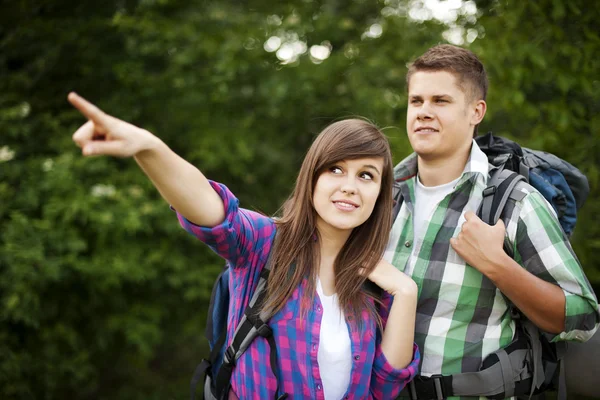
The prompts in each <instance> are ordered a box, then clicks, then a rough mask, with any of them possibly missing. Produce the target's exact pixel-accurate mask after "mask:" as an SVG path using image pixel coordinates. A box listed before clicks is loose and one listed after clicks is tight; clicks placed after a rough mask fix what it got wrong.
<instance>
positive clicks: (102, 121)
mask: <svg viewBox="0 0 600 400" xmlns="http://www.w3.org/2000/svg"><path fill="white" fill-rule="evenodd" d="M68 100H69V102H70V103H71V104H72V105H73V106H74V107H75V108H77V109H78V110H79V111H80V112H81V113H82V114H83V115H84V116H85V117H86V118H87V119H88V121H87V122H86V123H85V124H83V125H82V126H81V127H80V128H79V129H78V130H77V131H76V132H75V133H74V134H73V141H74V142H75V143H76V144H77V146H79V147H81V149H82V152H83V155H85V156H91V155H109V156H117V157H131V156H135V155H136V154H138V153H140V152H141V151H144V150H147V149H150V148H152V147H153V146H156V145H157V144H159V143H160V140H159V139H158V138H157V137H156V136H154V135H152V134H151V133H150V132H148V131H146V130H144V129H141V128H138V127H137V126H135V125H132V124H130V123H127V122H125V121H122V120H120V119H118V118H115V117H113V116H110V115H108V114H106V113H104V112H103V111H102V110H100V109H99V108H98V107H96V106H95V105H93V104H92V103H90V102H89V101H87V100H85V99H84V98H83V97H81V96H79V95H78V94H76V93H74V92H71V93H69V96H68Z"/></svg>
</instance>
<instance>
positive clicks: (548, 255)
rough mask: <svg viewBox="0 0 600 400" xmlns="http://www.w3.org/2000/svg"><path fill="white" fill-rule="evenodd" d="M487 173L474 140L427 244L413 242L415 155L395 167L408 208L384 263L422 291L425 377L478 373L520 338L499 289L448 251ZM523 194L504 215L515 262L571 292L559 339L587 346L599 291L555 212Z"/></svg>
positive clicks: (418, 335)
mask: <svg viewBox="0 0 600 400" xmlns="http://www.w3.org/2000/svg"><path fill="white" fill-rule="evenodd" d="M489 168H490V165H489V164H488V162H487V157H486V155H485V154H484V153H483V152H482V151H481V150H480V149H479V147H478V146H477V144H475V142H473V146H472V149H471V155H470V157H469V161H468V162H467V165H466V166H465V169H464V171H463V173H462V176H461V177H460V179H459V180H458V183H457V184H456V186H455V188H454V190H453V191H452V192H451V193H450V194H449V195H447V196H446V197H445V198H444V199H443V200H442V201H441V202H440V203H439V204H438V205H437V206H436V207H435V208H434V211H433V213H432V214H431V215H430V216H429V218H430V219H429V220H428V221H427V225H426V226H425V227H424V228H423V231H424V232H425V233H424V238H423V239H421V240H414V238H413V217H412V215H413V202H414V198H415V197H414V187H415V180H416V179H415V178H416V174H417V157H416V154H412V155H411V156H409V157H408V158H406V159H405V160H403V161H402V162H401V163H400V164H399V165H397V166H396V168H395V178H396V181H397V182H399V183H400V184H401V188H402V189H401V190H402V195H403V204H402V207H401V209H400V211H399V214H398V216H397V218H396V220H395V221H394V226H393V228H392V233H391V237H390V243H389V244H388V248H387V250H386V254H385V258H386V259H387V260H388V261H390V262H391V263H393V264H394V265H395V266H396V267H397V268H398V269H400V270H402V271H404V272H405V273H406V274H408V275H409V276H411V277H412V278H413V279H414V281H415V282H416V283H417V285H418V287H419V301H418V305H417V320H416V328H415V342H416V343H417V344H418V345H419V348H420V349H421V355H422V357H421V366H420V374H422V375H425V376H429V375H432V374H444V375H449V374H454V373H460V372H473V371H478V370H479V367H480V365H481V362H482V360H483V359H484V358H485V356H487V355H488V354H490V353H492V352H494V351H496V350H498V349H499V348H501V347H504V346H506V345H507V344H509V343H510V341H511V340H512V338H513V335H514V332H515V324H514V322H513V320H512V318H511V317H510V312H509V309H508V306H507V302H506V299H505V298H504V297H503V295H502V294H501V292H500V290H498V288H496V287H495V286H494V284H493V283H492V282H491V281H490V280H489V279H488V278H487V277H485V276H484V275H483V274H482V273H480V272H479V271H477V269H475V268H473V267H471V266H470V265H467V263H466V262H465V261H464V260H463V259H462V258H461V257H460V256H458V254H457V253H456V252H455V251H454V250H453V249H452V247H451V246H450V238H451V237H455V236H457V235H458V233H459V232H460V228H461V226H462V223H463V222H464V221H465V219H464V214H465V212H467V211H469V210H471V211H473V212H477V209H478V207H479V205H480V203H481V201H482V192H483V190H484V189H485V188H486V183H487V180H488V178H489ZM520 189H521V190H523V191H524V192H525V193H526V196H525V197H524V199H523V200H521V201H519V202H516V203H515V204H514V208H513V209H512V210H510V209H507V210H506V211H507V212H506V215H507V218H505V219H504V222H505V224H506V235H507V239H508V240H509V243H510V244H511V246H512V248H513V249H514V254H515V257H514V259H515V260H516V261H517V262H518V263H519V264H520V265H521V266H523V268H526V269H527V270H528V271H529V272H531V273H532V274H534V275H535V276H537V277H539V278H541V279H544V280H546V281H548V282H552V283H554V284H556V285H559V286H560V287H561V288H562V289H563V291H564V293H565V296H566V310H565V315H566V330H565V332H562V333H560V334H559V335H555V336H553V340H587V339H588V338H590V337H591V336H592V335H593V333H594V332H595V330H596V329H597V326H598V322H599V321H600V315H599V314H598V303H597V300H596V297H595V295H594V292H593V291H592V289H591V287H590V284H589V282H588V280H587V278H586V277H585V275H584V273H583V270H582V268H581V265H580V264H579V261H578V260H577V257H576V256H575V254H574V253H573V250H572V249H571V246H570V244H569V242H568V240H567V239H566V238H565V237H564V235H563V233H562V230H561V228H560V225H559V223H558V220H557V219H556V216H555V214H554V212H553V210H552V209H551V206H550V205H549V204H548V203H547V202H546V200H545V199H544V198H543V196H542V195H541V194H540V193H539V192H537V191H536V190H535V189H533V188H532V187H531V186H529V185H523V186H520ZM509 207H513V206H511V205H509Z"/></svg>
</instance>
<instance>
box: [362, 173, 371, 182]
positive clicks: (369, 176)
mask: <svg viewBox="0 0 600 400" xmlns="http://www.w3.org/2000/svg"><path fill="white" fill-rule="evenodd" d="M360 177H361V178H363V179H365V180H368V181H372V180H373V175H372V174H371V173H369V172H363V173H361V174H360Z"/></svg>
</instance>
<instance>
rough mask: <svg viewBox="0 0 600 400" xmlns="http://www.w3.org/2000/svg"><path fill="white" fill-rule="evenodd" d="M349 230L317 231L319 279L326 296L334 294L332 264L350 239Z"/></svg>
mask: <svg viewBox="0 0 600 400" xmlns="http://www.w3.org/2000/svg"><path fill="white" fill-rule="evenodd" d="M350 233H352V231H351V230H348V231H332V230H319V254H320V260H319V269H318V274H319V279H320V280H321V286H322V287H323V292H324V293H325V294H326V295H332V294H334V293H335V274H334V271H333V264H334V263H335V259H336V257H337V256H338V254H339V253H340V250H342V247H344V244H346V241H347V240H348V238H349V237H350Z"/></svg>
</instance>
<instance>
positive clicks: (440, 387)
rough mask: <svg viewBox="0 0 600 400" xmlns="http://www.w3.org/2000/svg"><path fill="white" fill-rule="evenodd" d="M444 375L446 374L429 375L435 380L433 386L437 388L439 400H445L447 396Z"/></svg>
mask: <svg viewBox="0 0 600 400" xmlns="http://www.w3.org/2000/svg"><path fill="white" fill-rule="evenodd" d="M443 376H444V375H440V374H435V375H431V376H430V377H429V378H430V379H431V380H433V388H434V390H435V397H436V399H437V400H444V399H445V398H446V397H445V396H444V386H443V385H442V378H443Z"/></svg>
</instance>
